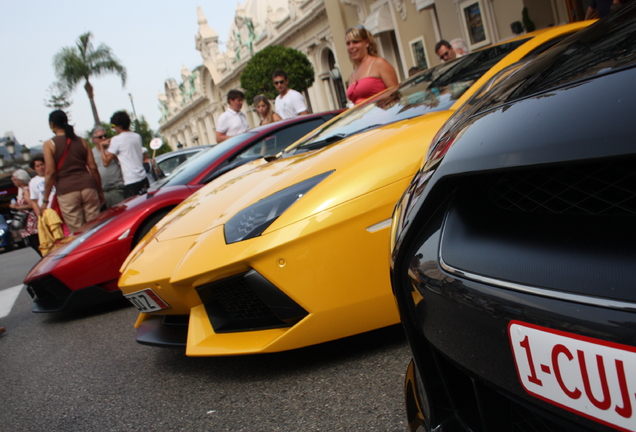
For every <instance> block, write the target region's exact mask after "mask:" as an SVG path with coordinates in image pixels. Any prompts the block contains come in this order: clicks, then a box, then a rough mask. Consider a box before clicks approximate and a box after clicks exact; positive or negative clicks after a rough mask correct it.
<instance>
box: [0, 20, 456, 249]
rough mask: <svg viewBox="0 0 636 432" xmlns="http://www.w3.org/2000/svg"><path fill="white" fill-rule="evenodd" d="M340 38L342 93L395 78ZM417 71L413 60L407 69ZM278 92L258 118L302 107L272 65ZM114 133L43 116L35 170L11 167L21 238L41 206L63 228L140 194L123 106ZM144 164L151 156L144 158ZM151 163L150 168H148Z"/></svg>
mask: <svg viewBox="0 0 636 432" xmlns="http://www.w3.org/2000/svg"><path fill="white" fill-rule="evenodd" d="M345 44H346V46H347V52H348V54H349V59H350V60H351V62H352V63H353V72H352V74H351V75H350V76H349V79H348V81H347V89H346V94H347V98H348V99H349V101H350V104H351V105H356V104H359V103H360V102H362V101H364V100H366V99H368V98H370V97H372V96H374V95H375V94H377V93H380V92H382V91H384V90H386V89H387V88H389V87H391V86H394V85H397V84H398V76H397V73H396V71H395V68H394V67H393V66H392V65H391V64H390V63H389V62H388V61H387V60H386V59H384V58H382V57H380V56H379V54H378V47H377V44H376V42H375V39H374V37H373V35H372V34H371V32H369V31H368V30H367V29H365V28H364V27H363V26H355V27H352V28H350V29H349V30H347V32H346V33H345ZM435 52H436V53H437V55H438V56H439V58H440V59H441V60H442V61H443V62H445V61H450V60H452V59H455V58H457V57H461V56H462V55H464V54H466V53H467V52H468V48H467V47H466V44H465V43H464V42H463V41H462V40H461V39H455V40H452V41H451V42H448V41H446V40H441V41H439V42H438V43H437V45H436V46H435ZM418 71H419V69H417V68H413V70H412V71H409V75H412V74H415V73H417V72H418ZM271 79H272V83H273V85H274V87H275V88H276V91H277V92H278V95H277V96H276V99H275V100H274V103H273V104H272V102H271V101H270V100H269V98H268V97H267V96H265V95H262V94H261V95H258V96H256V97H254V100H253V101H252V105H253V107H254V109H255V111H256V112H257V113H258V115H259V117H260V119H261V120H260V125H265V124H269V123H273V122H276V121H280V120H284V119H288V118H293V117H297V116H301V115H305V114H308V112H309V109H308V107H307V103H306V101H305V98H304V97H303V95H302V94H301V93H300V92H298V91H296V90H294V89H292V88H290V87H289V76H288V75H287V73H286V72H285V71H283V70H276V71H274V72H273V73H272V76H271ZM244 102H245V95H244V93H243V92H242V91H240V90H230V91H229V92H228V94H227V109H226V110H225V112H223V114H221V116H220V117H219V119H218V122H217V129H216V141H217V143H220V142H223V141H225V140H226V139H228V138H229V137H232V136H235V135H238V134H241V133H243V132H245V131H247V130H248V129H249V123H248V121H247V117H246V116H245V113H244V112H243V111H242V108H243V104H244ZM110 122H111V124H112V127H113V129H114V130H115V132H116V135H115V136H113V137H112V138H108V137H107V132H106V130H105V128H104V127H103V126H96V127H95V128H94V129H93V130H92V131H91V134H90V137H91V141H92V142H93V144H94V147H93V148H92V149H91V148H90V146H89V145H88V143H86V141H85V140H84V139H82V138H81V137H78V136H77V135H76V134H75V131H74V129H73V126H71V125H69V123H68V117H67V116H66V113H64V111H62V110H55V111H53V112H52V113H51V114H50V116H49V127H50V128H51V131H52V132H53V134H54V136H53V138H51V139H49V140H47V141H45V142H44V144H43V156H36V157H34V158H33V160H32V161H31V162H30V166H31V168H32V169H33V170H34V171H35V172H36V176H35V177H33V179H31V178H30V176H29V174H28V173H27V172H26V171H25V170H21V169H20V170H16V171H15V172H14V173H13V175H12V177H11V179H12V180H13V183H14V185H15V186H16V187H17V189H18V195H17V197H16V200H15V202H13V203H12V204H11V205H10V207H11V209H12V210H13V211H14V214H15V215H17V218H19V219H21V220H22V222H21V225H20V226H21V228H20V235H21V236H22V238H23V239H24V241H25V243H26V244H28V245H29V246H31V247H32V248H33V249H34V250H36V251H37V252H38V253H40V248H39V245H40V239H39V237H41V236H39V235H38V220H39V219H40V220H41V219H42V217H43V215H45V214H46V210H47V209H52V210H54V211H55V212H56V213H57V214H58V215H59V218H60V221H61V222H62V223H63V224H64V225H63V226H64V228H65V231H64V232H65V234H66V235H68V234H69V233H75V232H77V231H78V230H79V229H80V227H81V226H82V225H84V224H85V223H87V222H90V221H91V220H93V219H95V218H96V217H97V216H98V215H99V213H100V211H103V210H105V209H106V208H109V207H112V206H113V205H115V204H117V203H119V202H121V201H122V200H124V199H125V198H128V197H131V196H134V195H139V194H142V193H144V192H145V191H146V189H147V188H148V187H149V180H148V178H149V176H150V174H152V173H149V172H148V171H149V169H148V168H146V167H145V165H144V161H145V159H147V158H148V157H147V153H146V155H145V156H146V157H145V158H144V152H143V151H144V150H145V149H144V147H143V144H142V140H141V136H140V135H139V134H137V133H135V132H133V131H131V130H130V124H131V121H130V117H129V116H128V114H127V113H126V112H125V111H118V112H116V113H114V114H113V115H112V117H111V119H110ZM146 165H149V164H146ZM150 171H152V168H150Z"/></svg>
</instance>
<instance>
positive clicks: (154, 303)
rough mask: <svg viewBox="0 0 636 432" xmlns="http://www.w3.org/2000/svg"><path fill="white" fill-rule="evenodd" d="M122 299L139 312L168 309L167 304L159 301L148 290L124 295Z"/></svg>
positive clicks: (156, 296)
mask: <svg viewBox="0 0 636 432" xmlns="http://www.w3.org/2000/svg"><path fill="white" fill-rule="evenodd" d="M124 297H126V298H127V299H128V300H129V301H130V302H131V303H132V304H134V305H135V307H136V308H137V309H139V311H140V312H155V311H158V310H162V309H168V307H169V306H168V304H167V303H166V302H164V301H163V300H161V297H159V296H158V295H157V294H155V292H154V291H153V290H151V289H150V288H148V289H145V290H143V291H137V292H134V293H131V294H126V295H125V296H124Z"/></svg>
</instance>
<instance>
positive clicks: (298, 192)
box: [225, 171, 333, 244]
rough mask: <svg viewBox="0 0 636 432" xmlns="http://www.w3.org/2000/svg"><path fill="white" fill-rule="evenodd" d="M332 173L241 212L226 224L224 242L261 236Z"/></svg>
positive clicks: (292, 187)
mask: <svg viewBox="0 0 636 432" xmlns="http://www.w3.org/2000/svg"><path fill="white" fill-rule="evenodd" d="M332 172H333V171H328V172H326V173H323V174H320V175H317V176H315V177H312V178H310V179H307V180H304V181H302V182H300V183H297V184H295V185H293V186H290V187H288V188H286V189H283V190H281V191H278V192H276V193H275V194H273V195H270V196H268V197H267V198H264V199H262V200H260V201H258V202H256V203H254V204H252V205H251V206H249V207H247V208H245V209H243V210H241V211H240V212H238V213H237V214H235V215H234V216H233V217H232V218H231V219H230V220H229V221H227V222H226V224H225V242H226V243H227V244H230V243H236V242H240V241H243V240H247V239H251V238H254V237H257V236H259V235H261V233H262V232H263V231H265V230H266V229H267V227H268V226H270V225H271V224H272V223H273V222H274V221H275V220H276V219H277V218H278V217H279V216H280V215H282V214H283V213H284V212H285V210H287V209H288V208H289V207H290V206H291V205H292V204H293V203H295V202H296V201H298V200H299V199H300V198H302V197H303V196H304V195H305V194H306V193H307V192H309V191H310V190H311V189H312V188H313V187H314V186H316V185H317V184H318V183H320V182H321V181H323V180H324V179H325V178H327V177H328V176H329V175H330V174H331V173H332Z"/></svg>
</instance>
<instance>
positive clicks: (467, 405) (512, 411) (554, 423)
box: [432, 349, 587, 432]
mask: <svg viewBox="0 0 636 432" xmlns="http://www.w3.org/2000/svg"><path fill="white" fill-rule="evenodd" d="M432 351H433V352H434V354H433V356H434V358H435V359H434V362H435V364H436V365H437V371H438V377H439V379H440V380H441V381H442V382H443V384H442V386H441V387H442V388H445V389H446V391H447V392H448V393H447V396H448V403H449V406H446V407H445V406H443V405H442V406H440V405H439V404H438V405H437V406H436V407H435V411H436V413H435V414H434V416H437V419H434V421H435V420H437V421H436V423H438V424H439V423H442V424H443V423H447V422H453V421H452V420H451V419H450V418H449V417H447V416H448V415H450V416H452V417H456V418H457V419H458V420H459V423H461V424H463V425H465V429H466V430H471V431H475V432H486V431H507V432H575V431H576V432H580V431H586V430H587V429H585V428H583V427H582V426H581V425H580V424H574V423H571V422H569V421H568V420H566V419H564V418H561V417H558V416H556V415H554V414H552V413H550V412H548V411H545V410H543V409H541V408H539V407H537V406H536V405H529V404H527V403H525V402H524V401H522V400H520V399H518V398H515V397H512V396H509V395H507V394H505V393H503V392H500V391H498V390H495V389H494V388H492V387H490V386H488V385H486V384H484V383H483V382H482V381H480V380H479V379H476V378H473V377H472V376H471V375H469V374H468V373H467V372H465V371H464V370H463V369H461V368H458V367H457V366H455V365H454V364H453V363H451V362H450V361H449V360H448V359H447V358H446V357H445V356H443V355H442V354H440V353H438V352H437V351H436V350H435V349H433V350H432ZM440 414H442V416H443V417H446V418H439V415H440ZM442 429H443V428H442Z"/></svg>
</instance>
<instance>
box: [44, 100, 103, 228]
mask: <svg viewBox="0 0 636 432" xmlns="http://www.w3.org/2000/svg"><path fill="white" fill-rule="evenodd" d="M49 126H50V128H51V130H52V131H53V133H54V134H55V136H54V137H53V138H51V139H50V140H47V141H45V142H44V145H43V152H44V164H45V166H46V168H45V169H46V173H45V178H46V179H45V182H44V197H45V199H44V200H43V204H44V205H45V206H46V205H48V204H49V202H48V198H46V197H48V196H49V194H50V193H51V190H52V188H53V186H54V185H55V188H56V195H55V197H56V199H57V202H58V204H59V208H60V212H61V216H62V219H63V220H64V223H65V224H66V226H67V227H68V229H69V231H70V232H71V233H75V232H77V231H78V230H79V229H80V227H81V226H82V225H84V224H85V223H86V222H90V221H92V220H93V219H95V218H96V217H97V216H98V215H99V209H100V207H101V204H102V203H104V202H106V201H105V200H104V193H103V191H102V180H101V178H100V176H99V171H98V170H97V165H96V164H95V159H94V158H93V152H92V151H91V150H90V149H89V147H88V144H86V141H84V140H83V139H82V138H80V137H78V136H77V135H75V131H74V130H73V126H71V125H69V124H68V117H67V116H66V113H65V112H64V111H62V110H55V111H53V112H52V113H51V114H50V115H49Z"/></svg>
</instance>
